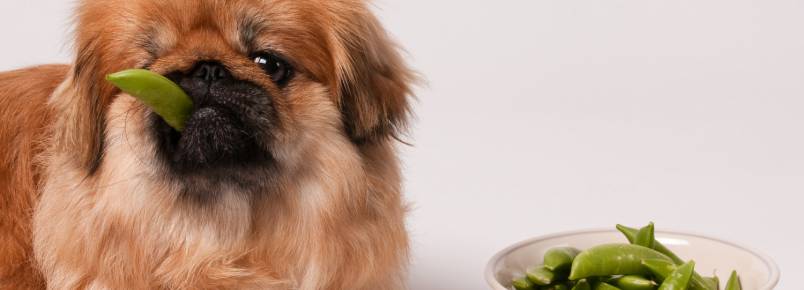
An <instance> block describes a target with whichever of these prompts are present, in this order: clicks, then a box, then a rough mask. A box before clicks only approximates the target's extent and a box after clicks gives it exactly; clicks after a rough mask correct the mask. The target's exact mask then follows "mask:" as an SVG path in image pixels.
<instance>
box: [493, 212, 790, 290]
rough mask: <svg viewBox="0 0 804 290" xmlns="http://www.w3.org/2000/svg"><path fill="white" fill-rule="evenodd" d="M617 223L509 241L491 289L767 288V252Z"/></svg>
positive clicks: (770, 285) (771, 270)
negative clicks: (609, 226)
mask: <svg viewBox="0 0 804 290" xmlns="http://www.w3.org/2000/svg"><path fill="white" fill-rule="evenodd" d="M654 227H655V226H654V224H653V223H651V224H649V225H647V226H644V227H641V228H640V227H635V228H632V227H627V226H622V225H618V226H616V227H612V228H611V229H594V230H582V231H573V232H565V233H559V234H554V235H548V236H543V237H538V238H533V239H530V240H526V241H522V242H519V243H517V244H514V245H512V246H510V247H508V248H506V249H504V250H502V251H500V252H499V253H497V254H496V255H495V256H494V257H493V258H492V259H491V260H490V261H489V263H488V266H487V267H486V273H485V276H486V281H487V282H488V284H489V286H490V287H491V289H493V290H565V289H566V290H575V289H577V290H587V289H589V290H618V289H619V290H684V289H689V290H723V289H725V290H743V289H747V290H772V289H774V288H775V287H776V285H777V283H778V282H779V276H780V272H779V268H778V266H777V265H776V263H775V262H774V261H773V260H772V259H771V258H769V257H768V256H766V255H764V254H762V253H760V252H757V251H755V250H752V249H750V248H747V247H744V246H741V245H739V244H736V243H732V242H728V241H724V240H721V239H716V238H712V237H707V236H703V235H698V234H690V233H680V232H672V231H660V230H656V229H655V228H654Z"/></svg>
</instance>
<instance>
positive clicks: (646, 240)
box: [633, 223, 656, 249]
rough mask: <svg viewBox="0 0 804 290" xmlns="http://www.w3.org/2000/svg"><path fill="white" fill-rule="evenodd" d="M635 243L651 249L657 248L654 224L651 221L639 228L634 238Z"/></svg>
mask: <svg viewBox="0 0 804 290" xmlns="http://www.w3.org/2000/svg"><path fill="white" fill-rule="evenodd" d="M633 244H634V245H637V246H643V247H648V248H651V249H654V248H655V246H654V245H655V244H656V236H655V233H654V225H653V223H650V224H649V225H647V226H646V227H644V228H641V229H639V232H637V236H636V238H635V239H634V243H633Z"/></svg>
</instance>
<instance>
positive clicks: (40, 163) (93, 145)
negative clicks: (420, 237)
mask: <svg viewBox="0 0 804 290" xmlns="http://www.w3.org/2000/svg"><path fill="white" fill-rule="evenodd" d="M77 20H78V24H77V30H76V44H75V46H76V54H77V56H76V59H75V62H74V63H73V64H72V65H71V66H58V65H55V66H43V67H37V68H31V69H25V70H20V71H14V72H8V73H3V74H0V150H2V151H0V245H2V247H0V289H43V288H45V287H47V288H48V289H350V290H359V289H372V290H374V289H403V288H404V272H405V265H406V262H407V252H408V240H407V235H406V231H405V224H404V215H405V208H404V205H403V201H402V200H401V197H400V176H399V174H400V173H399V168H398V164H397V159H396V153H395V149H394V147H395V143H396V142H395V139H396V138H395V137H396V135H397V134H398V133H399V132H400V130H402V129H403V128H404V126H405V122H406V119H407V117H408V95H409V93H410V90H409V84H410V82H411V80H412V74H411V73H410V72H409V71H408V69H407V68H406V66H405V64H404V63H403V62H402V60H401V58H400V55H399V54H398V52H397V49H396V48H395V47H394V45H393V44H392V43H391V42H390V41H389V39H388V37H387V36H386V34H385V32H384V31H383V29H382V28H381V27H380V24H379V23H378V21H377V20H376V19H375V18H374V16H372V14H371V13H370V11H369V10H368V8H367V7H366V3H364V1H362V0H171V1H163V0H84V1H81V3H80V5H79V7H78V14H77ZM128 68H147V69H150V70H153V71H155V72H158V73H161V74H164V75H166V76H168V77H169V78H171V79H173V80H174V81H175V82H177V83H178V84H180V85H181V86H182V87H183V88H184V89H185V91H187V92H188V94H189V95H190V96H191V98H192V99H193V101H194V103H195V109H194V113H193V115H192V117H191V118H190V119H189V120H188V123H187V128H186V129H185V130H184V131H182V132H177V131H175V130H173V129H171V128H170V127H168V126H167V125H166V124H165V123H164V121H162V120H161V119H159V118H158V117H156V116H155V115H154V114H153V113H152V112H151V111H150V110H149V109H147V108H146V107H145V106H144V105H143V104H141V103H140V102H138V101H137V100H135V99H134V98H132V97H131V96H129V95H126V94H121V93H120V92H119V91H117V90H115V89H114V88H113V87H112V86H111V85H110V84H108V83H107V82H105V81H104V76H105V75H107V74H109V73H112V72H116V71H119V70H123V69H128ZM45 285H47V286H45Z"/></svg>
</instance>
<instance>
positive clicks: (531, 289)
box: [511, 277, 536, 290]
mask: <svg viewBox="0 0 804 290" xmlns="http://www.w3.org/2000/svg"><path fill="white" fill-rule="evenodd" d="M511 284H512V285H514V288H515V289H516V290H536V286H535V285H533V282H530V280H528V278H524V277H523V278H518V279H514V281H513V282H512V283H511Z"/></svg>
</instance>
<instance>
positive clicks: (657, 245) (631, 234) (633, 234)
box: [617, 225, 684, 265]
mask: <svg viewBox="0 0 804 290" xmlns="http://www.w3.org/2000/svg"><path fill="white" fill-rule="evenodd" d="M617 230H619V231H620V232H621V233H623V235H625V237H626V238H627V239H628V242H629V243H632V244H633V243H634V242H636V238H637V235H639V230H637V229H635V228H629V227H626V226H624V225H617ZM653 249H654V250H656V251H658V252H659V253H662V254H665V255H666V256H668V257H670V259H673V263H675V264H676V265H682V264H684V260H682V259H681V258H679V257H678V255H676V254H675V253H673V251H670V249H668V248H667V247H665V246H664V245H663V244H662V243H661V242H659V241H655V242H654V243H653Z"/></svg>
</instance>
